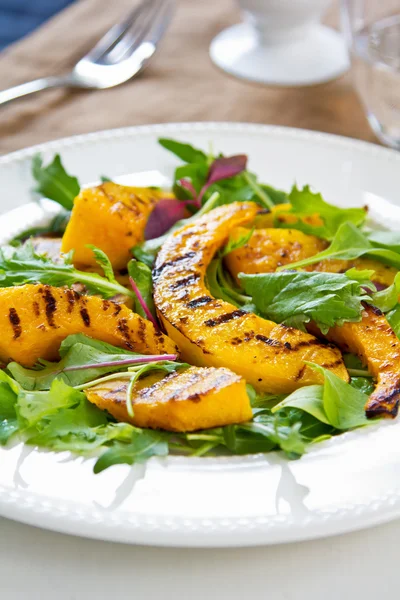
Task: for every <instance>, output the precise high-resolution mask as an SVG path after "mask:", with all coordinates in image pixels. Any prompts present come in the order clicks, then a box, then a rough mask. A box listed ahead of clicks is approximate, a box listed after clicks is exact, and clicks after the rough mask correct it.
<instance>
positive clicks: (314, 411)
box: [272, 385, 330, 425]
mask: <svg viewBox="0 0 400 600" xmlns="http://www.w3.org/2000/svg"><path fill="white" fill-rule="evenodd" d="M323 395H324V386H323V385H307V386H305V387H302V388H299V389H298V390H296V391H295V392H292V393H291V394H289V396H287V397H286V398H285V399H284V400H282V402H280V403H279V404H277V405H276V406H274V408H273V409H272V412H273V413H275V412H277V411H279V410H281V409H282V408H287V407H289V408H299V409H300V410H303V411H304V412H306V413H308V414H310V415H312V416H313V417H315V418H316V419H318V421H321V422H322V423H325V424H327V425H329V424H330V421H329V419H328V417H327V415H326V413H325V409H324V405H323Z"/></svg>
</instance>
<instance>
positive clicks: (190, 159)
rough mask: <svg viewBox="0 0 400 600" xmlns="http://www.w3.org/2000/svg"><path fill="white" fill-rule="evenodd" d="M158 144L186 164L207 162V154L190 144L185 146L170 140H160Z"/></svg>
mask: <svg viewBox="0 0 400 600" xmlns="http://www.w3.org/2000/svg"><path fill="white" fill-rule="evenodd" d="M158 143H159V144H160V146H162V147H163V148H165V149H166V150H169V151H170V152H172V153H173V154H175V156H177V157H178V158H180V159H181V160H183V161H184V162H186V163H197V162H207V156H206V154H204V152H203V151H202V150H199V149H198V148H194V147H193V146H191V145H190V144H184V143H182V142H177V141H176V140H171V139H169V138H159V139H158Z"/></svg>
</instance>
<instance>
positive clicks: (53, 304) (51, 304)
mask: <svg viewBox="0 0 400 600" xmlns="http://www.w3.org/2000/svg"><path fill="white" fill-rule="evenodd" d="M43 298H44V302H45V305H46V306H45V311H46V319H47V323H48V324H49V325H50V327H57V326H56V324H55V322H54V313H55V312H56V310H57V300H56V299H55V298H54V296H53V294H52V293H51V289H50V287H49V286H46V287H45V288H44V290H43Z"/></svg>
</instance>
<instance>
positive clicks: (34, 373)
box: [7, 333, 180, 390]
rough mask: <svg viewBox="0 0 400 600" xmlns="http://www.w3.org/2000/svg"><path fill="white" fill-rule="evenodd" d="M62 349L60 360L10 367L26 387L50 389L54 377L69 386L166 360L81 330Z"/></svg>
mask: <svg viewBox="0 0 400 600" xmlns="http://www.w3.org/2000/svg"><path fill="white" fill-rule="evenodd" d="M59 353H60V356H61V360H60V361H59V362H54V363H49V362H45V363H44V364H39V365H37V367H36V368H35V369H27V368H25V367H22V366H21V365H19V364H18V363H16V362H11V363H9V365H8V366H7V369H8V371H9V372H10V373H11V375H12V376H13V377H14V379H15V380H16V381H17V382H18V384H19V385H21V386H22V387H23V388H24V389H25V390H49V389H50V387H51V385H52V383H53V382H54V380H55V379H57V380H59V381H63V382H64V383H66V384H67V385H70V386H80V385H83V384H85V383H87V382H88V381H92V380H94V379H98V378H99V377H101V376H102V375H105V374H107V373H116V372H118V371H123V370H126V369H127V368H129V367H135V366H137V365H141V366H143V364H146V363H148V362H149V361H153V362H158V361H160V360H163V358H162V355H161V356H156V357H154V356H149V355H144V354H137V353H136V352H130V351H129V350H123V349H121V348H117V347H116V346H112V345H111V344H107V343H106V342H100V341H99V340H94V339H92V338H90V337H87V336H85V335H83V334H81V333H78V334H75V335H70V336H68V337H67V338H66V339H65V340H64V341H63V342H62V343H61V346H60V350H59ZM179 364H180V363H179Z"/></svg>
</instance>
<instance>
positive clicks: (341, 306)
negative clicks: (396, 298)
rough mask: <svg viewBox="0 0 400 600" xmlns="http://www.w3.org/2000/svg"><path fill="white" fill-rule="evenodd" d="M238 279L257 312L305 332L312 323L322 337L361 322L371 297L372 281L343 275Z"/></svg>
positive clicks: (291, 274) (243, 276) (289, 274)
mask: <svg viewBox="0 0 400 600" xmlns="http://www.w3.org/2000/svg"><path fill="white" fill-rule="evenodd" d="M239 279H240V281H241V282H242V284H243V287H244V290H245V292H246V293H247V294H249V295H250V296H251V298H252V301H253V303H254V304H255V306H256V308H257V310H258V311H259V312H261V314H262V315H263V316H265V317H266V318H268V319H270V320H272V321H275V322H276V323H285V325H288V326H291V327H296V328H297V329H302V330H303V331H305V324H306V323H309V322H310V321H313V322H315V323H316V325H317V326H318V327H319V328H320V330H321V331H322V333H327V331H328V330H329V328H330V327H333V326H334V325H336V324H338V325H341V324H343V323H344V322H345V321H360V320H361V313H362V304H361V303H362V302H363V301H365V300H369V299H370V297H369V296H368V295H367V293H366V291H365V289H364V288H365V286H366V285H369V287H370V289H371V288H373V289H374V286H373V284H371V282H370V281H368V280H367V281H362V282H361V281H357V280H354V279H350V278H349V277H347V276H346V275H344V274H342V273H319V272H311V273H309V272H296V271H284V272H282V273H262V274H256V275H249V274H244V273H241V274H239Z"/></svg>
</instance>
